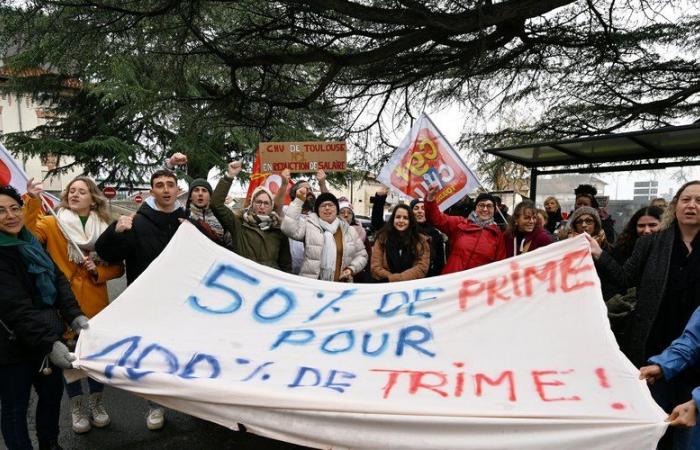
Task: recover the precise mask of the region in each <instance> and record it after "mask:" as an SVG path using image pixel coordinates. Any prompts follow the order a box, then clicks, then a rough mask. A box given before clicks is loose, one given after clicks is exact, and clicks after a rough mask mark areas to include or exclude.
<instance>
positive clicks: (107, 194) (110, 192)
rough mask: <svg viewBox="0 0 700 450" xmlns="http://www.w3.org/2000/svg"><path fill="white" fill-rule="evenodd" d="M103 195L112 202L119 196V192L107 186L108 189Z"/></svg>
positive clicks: (103, 191) (105, 189)
mask: <svg viewBox="0 0 700 450" xmlns="http://www.w3.org/2000/svg"><path fill="white" fill-rule="evenodd" d="M102 193H103V194H104V195H105V197H107V198H108V199H110V200H112V199H113V198H114V197H116V196H117V190H116V189H114V188H113V187H111V186H107V187H106V188H104V189H103V190H102Z"/></svg>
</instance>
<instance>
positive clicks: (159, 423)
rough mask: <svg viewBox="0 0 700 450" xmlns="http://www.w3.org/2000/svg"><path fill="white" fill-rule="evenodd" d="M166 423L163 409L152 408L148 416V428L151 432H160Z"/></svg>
mask: <svg viewBox="0 0 700 450" xmlns="http://www.w3.org/2000/svg"><path fill="white" fill-rule="evenodd" d="M164 423H165V411H163V408H151V409H149V410H148V414H146V428H148V429H149V430H151V431H155V430H160V429H161V428H163V424H164Z"/></svg>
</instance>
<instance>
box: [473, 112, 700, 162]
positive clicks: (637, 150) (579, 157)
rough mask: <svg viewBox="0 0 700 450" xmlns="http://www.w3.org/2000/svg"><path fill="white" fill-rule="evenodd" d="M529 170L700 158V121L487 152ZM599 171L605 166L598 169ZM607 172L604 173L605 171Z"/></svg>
mask: <svg viewBox="0 0 700 450" xmlns="http://www.w3.org/2000/svg"><path fill="white" fill-rule="evenodd" d="M484 151H485V152H486V153H490V154H493V155H496V156H500V157H501V158H504V159H507V160H509V161H513V162H516V163H518V164H521V165H523V166H526V167H529V168H544V167H556V166H574V165H582V164H588V165H594V166H595V165H603V164H605V163H615V162H623V161H628V162H629V161H640V160H649V161H658V160H660V159H662V160H663V159H668V158H687V157H698V156H700V122H699V123H694V124H691V125H683V126H672V127H663V128H658V129H655V130H642V131H632V132H628V133H619V134H606V135H601V136H592V137H585V138H579V139H568V140H562V141H552V142H539V143H534V144H525V145H514V146H510V147H500V148H491V149H486V150H484ZM599 167H600V168H602V167H604V166H599ZM602 171H605V170H602Z"/></svg>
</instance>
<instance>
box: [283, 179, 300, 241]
mask: <svg viewBox="0 0 700 450" xmlns="http://www.w3.org/2000/svg"><path fill="white" fill-rule="evenodd" d="M304 199H306V188H305V187H302V188H299V190H298V191H297V198H295V199H294V201H293V202H292V203H290V204H289V207H288V208H287V212H286V214H285V215H284V219H282V227H281V228H282V233H284V234H285V236H287V237H288V238H290V239H294V240H295V241H303V240H304V237H305V236H306V219H305V218H304V217H302V216H301V205H303V204H304Z"/></svg>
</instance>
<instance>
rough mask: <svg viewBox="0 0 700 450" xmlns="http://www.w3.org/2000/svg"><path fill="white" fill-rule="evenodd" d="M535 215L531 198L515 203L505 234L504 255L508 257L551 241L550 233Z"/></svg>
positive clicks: (534, 207) (535, 208) (535, 211)
mask: <svg viewBox="0 0 700 450" xmlns="http://www.w3.org/2000/svg"><path fill="white" fill-rule="evenodd" d="M537 215H538V212H537V207H536V206H535V203H534V202H533V201H532V200H523V201H522V202H520V203H518V204H517V205H515V209H514V210H513V215H512V216H510V218H509V220H508V230H507V231H506V234H505V242H506V256H508V257H509V258H510V257H511V256H517V255H519V254H521V253H527V252H529V251H532V250H535V249H537V248H540V247H544V246H546V245H549V244H551V243H552V237H551V235H550V234H549V233H548V232H547V230H545V229H544V228H542V225H540V223H539V220H538V217H537Z"/></svg>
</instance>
